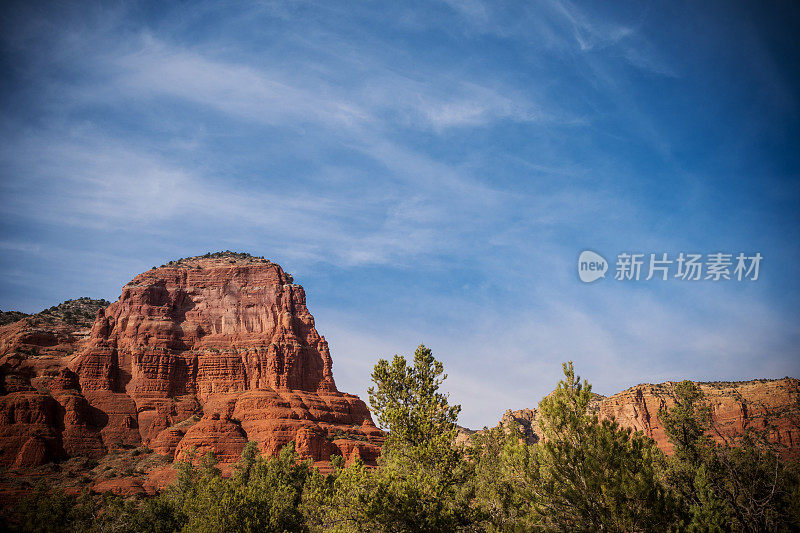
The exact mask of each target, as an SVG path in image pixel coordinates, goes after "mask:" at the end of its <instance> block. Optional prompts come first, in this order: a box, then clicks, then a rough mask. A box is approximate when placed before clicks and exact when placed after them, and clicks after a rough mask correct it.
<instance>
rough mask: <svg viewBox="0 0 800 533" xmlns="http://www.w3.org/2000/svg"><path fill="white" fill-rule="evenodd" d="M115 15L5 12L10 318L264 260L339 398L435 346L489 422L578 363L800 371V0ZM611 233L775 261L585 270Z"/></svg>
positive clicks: (3, 265) (715, 371) (477, 416)
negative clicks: (628, 275)
mask: <svg viewBox="0 0 800 533" xmlns="http://www.w3.org/2000/svg"><path fill="white" fill-rule="evenodd" d="M104 4H105V5H103V6H98V5H96V4H94V3H92V4H81V3H79V2H73V3H69V5H62V3H39V2H25V3H19V4H15V5H9V6H8V7H7V8H6V9H4V11H3V14H2V15H0V94H2V100H1V101H0V113H1V114H2V115H1V116H2V120H1V121H0V135H1V136H2V144H0V309H3V310H8V309H19V310H23V311H27V312H36V311H39V310H41V309H43V308H45V307H49V306H50V305H53V304H55V303H58V302H60V301H63V300H65V299H68V298H75V297H79V296H92V297H98V298H99V297H103V298H107V299H110V300H115V299H116V298H117V297H118V295H119V293H120V288H121V287H122V285H124V284H125V283H126V282H127V281H128V280H130V279H131V278H132V277H134V276H135V275H136V274H137V273H139V272H141V271H143V270H146V269H148V268H150V267H151V266H153V265H160V264H162V263H165V262H166V261H168V260H170V259H175V258H178V257H185V256H190V255H197V254H202V253H205V252H207V251H215V250H225V249H231V250H238V251H249V252H251V253H253V254H255V255H264V256H265V257H267V258H270V259H272V260H273V261H276V262H278V263H280V264H281V265H282V266H283V267H284V268H285V269H286V270H287V271H289V272H291V273H293V274H294V276H295V280H296V281H297V282H299V283H300V284H302V285H303V286H304V287H305V288H306V292H307V294H308V304H309V307H310V309H311V312H312V313H313V314H314V316H315V317H316V319H317V327H318V329H319V331H320V333H321V334H323V335H325V336H326V338H327V339H328V340H329V342H330V346H331V350H332V354H333V359H334V375H335V377H336V379H337V383H338V385H339V388H340V389H342V390H345V391H348V392H354V393H357V394H359V395H362V397H363V396H365V390H366V388H367V386H368V385H369V373H370V370H371V367H372V365H374V363H375V361H376V360H377V358H378V357H379V356H380V357H388V356H391V355H392V354H394V353H398V352H399V353H404V354H408V353H411V352H413V350H414V348H415V346H416V345H417V344H419V343H420V342H425V343H426V344H427V345H429V346H430V347H431V348H432V349H433V350H434V353H435V354H436V355H437V356H438V357H439V358H440V359H442V360H443V361H444V363H445V367H446V369H447V371H448V373H449V376H450V377H449V379H448V380H447V382H446V388H447V390H449V391H450V393H451V399H452V400H453V401H454V402H456V403H461V404H462V405H463V412H462V417H461V422H462V423H463V424H465V425H468V426H472V427H480V426H483V425H493V424H494V423H495V422H496V421H497V420H498V419H499V417H500V415H501V414H502V412H503V411H504V410H505V409H507V408H513V409H518V408H522V407H532V406H535V405H536V404H537V403H538V401H539V399H540V398H541V397H542V396H543V395H544V394H546V393H548V392H549V391H550V390H552V388H553V387H554V385H555V383H556V381H557V380H558V377H559V374H560V363H561V362H562V361H565V360H568V359H571V360H574V361H575V364H576V367H577V369H578V371H579V372H580V373H581V374H582V375H583V376H585V377H587V378H589V380H590V381H591V382H592V383H593V384H594V387H595V391H596V392H599V393H602V394H611V393H614V392H617V391H619V390H622V389H624V388H626V387H629V386H632V385H636V384H637V383H643V382H659V381H664V380H669V379H682V378H691V379H698V380H712V379H714V380H736V379H748V378H759V377H772V378H775V377H783V376H785V375H793V376H799V375H800V353H799V351H798V350H799V349H798V346H800V335H799V334H798V327H797V324H800V305H798V302H799V299H798V297H799V296H800V284H798V273H799V272H800V269H798V264H799V262H800V249H799V248H798V228H799V227H800V224H799V223H798V222H800V220H799V218H800V216H799V215H798V211H799V210H800V149H798V139H799V136H798V133H800V101H798V100H799V98H798V95H800V90H798V88H799V87H800V80H799V79H798V67H800V47H798V43H797V39H796V35H797V34H798V31H799V30H800V14H798V9H797V7H793V6H792V5H791V3H790V2H777V3H770V5H769V6H763V5H760V3H758V4H757V3H755V2H752V3H750V4H739V3H733V2H708V3H705V2H704V3H702V5H700V4H697V3H694V2H663V3H651V2H630V3H626V4H623V3H614V5H608V4H609V3H596V2H591V3H584V4H581V3H571V2H558V1H553V0H548V1H541V2H519V3H514V2H482V1H479V0H472V1H470V0H467V1H463V2H455V1H452V2H450V1H444V2H409V3H402V5H393V4H394V3H389V2H354V3H332V2H319V3H316V2H304V1H293V2H274V3H273V2H220V1H214V2H205V3H203V2H195V3H175V4H169V5H164V4H166V3H162V2H154V3H128V2H126V3H122V2H120V3H116V4H115V3H104ZM585 249H591V250H595V251H597V252H599V253H601V254H603V255H604V256H605V257H606V258H608V259H610V260H611V261H612V263H613V261H614V259H615V256H616V254H617V253H619V252H623V251H636V252H644V253H650V252H653V253H664V252H666V253H669V254H671V255H674V254H677V253H678V252H681V251H686V252H690V251H691V252H699V253H703V254H709V253H713V252H718V251H724V252H730V253H738V252H745V253H748V254H752V253H754V252H760V253H761V254H762V255H763V256H764V260H763V263H762V265H761V273H760V278H759V280H758V281H755V282H748V281H743V282H735V281H730V282H720V283H713V282H710V281H708V282H706V281H700V282H683V281H681V280H675V279H672V280H669V281H664V282H659V281H654V280H651V281H649V282H646V281H639V282H632V281H631V282H622V281H615V280H613V278H612V276H608V277H607V278H606V279H603V280H599V281H597V282H595V283H592V284H583V283H581V282H580V281H579V279H578V276H577V271H576V261H577V257H578V254H579V253H580V252H581V251H582V250H585ZM612 270H613V264H612Z"/></svg>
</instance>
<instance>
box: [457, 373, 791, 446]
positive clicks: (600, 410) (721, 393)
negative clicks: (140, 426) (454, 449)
mask: <svg viewBox="0 0 800 533" xmlns="http://www.w3.org/2000/svg"><path fill="white" fill-rule="evenodd" d="M675 385H676V383H675V382H666V383H661V384H657V385H652V384H643V385H637V386H635V387H631V388H629V389H626V390H624V391H622V392H619V393H617V394H614V395H612V396H608V397H604V396H600V395H595V397H594V399H593V400H592V402H591V404H590V407H589V408H590V411H591V412H594V413H597V414H598V416H599V417H600V418H601V419H612V418H613V419H614V420H616V421H617V422H618V423H619V424H620V425H621V426H622V427H624V428H631V429H632V430H634V431H642V432H643V433H644V434H645V435H647V436H649V437H651V438H652V439H653V440H655V442H656V444H657V445H658V447H659V448H661V450H663V451H664V452H666V453H668V454H671V453H672V444H671V443H670V442H669V439H668V438H667V436H666V434H665V433H664V427H663V424H662V423H661V420H660V419H659V417H658V412H659V410H660V409H662V408H669V407H671V406H672V405H674V404H675V399H674V390H675ZM698 385H699V386H700V388H701V390H702V391H703V393H704V395H705V397H706V400H707V401H708V403H709V405H710V406H711V412H712V424H711V426H712V427H711V429H710V430H709V432H708V433H709V435H711V436H712V437H713V438H714V439H715V440H717V441H719V442H724V441H729V442H733V441H734V440H735V439H736V437H738V436H740V435H742V434H743V433H744V432H745V431H747V430H748V429H752V430H758V431H765V432H766V435H767V437H768V439H769V440H770V441H771V442H775V443H778V444H779V445H781V447H782V448H783V449H784V452H785V454H786V455H787V456H790V457H797V456H800V381H798V380H797V379H793V378H784V379H777V380H756V381H742V382H717V383H698ZM539 418H540V415H539V412H538V410H536V409H521V410H519V411H511V410H508V411H506V413H505V414H504V415H503V418H502V419H501V420H500V422H499V423H498V426H497V427H502V428H503V429H505V430H506V431H519V432H520V436H521V437H522V438H524V439H525V440H526V441H527V442H528V443H535V442H538V441H539V440H540V439H541V438H542V432H541V429H540V427H539ZM460 440H461V441H462V442H466V441H468V440H469V433H468V432H462V433H461V435H460Z"/></svg>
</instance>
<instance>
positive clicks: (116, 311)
mask: <svg viewBox="0 0 800 533" xmlns="http://www.w3.org/2000/svg"><path fill="white" fill-rule="evenodd" d="M25 320H29V319H24V320H22V321H20V322H17V323H13V324H9V325H7V326H3V327H2V328H0V350H3V351H0V354H3V359H0V370H2V372H3V383H4V388H3V390H2V392H3V393H4V394H3V395H1V396H0V463H2V464H14V463H15V462H17V463H25V464H28V463H31V462H33V463H41V462H42V461H46V460H52V459H55V458H59V457H65V456H69V455H88V456H90V457H91V456H94V457H97V456H100V455H103V454H104V453H107V452H108V451H111V450H114V449H116V448H119V447H127V446H140V445H145V446H148V447H151V448H152V449H154V450H156V451H158V452H160V453H163V454H168V455H170V456H171V457H175V458H178V459H180V458H183V457H185V456H186V454H187V453H188V452H189V450H190V449H191V448H192V447H195V448H196V449H197V451H198V454H199V455H200V454H203V453H205V452H208V451H211V452H214V453H215V454H216V455H217V457H218V459H220V460H221V461H224V462H232V461H236V460H238V458H239V455H240V454H241V451H242V449H243V447H244V445H245V444H246V443H247V441H249V440H253V441H256V442H257V443H258V445H259V448H260V449H261V452H262V453H264V454H269V455H272V454H275V453H277V452H278V450H279V449H280V448H281V447H283V446H284V445H286V444H287V443H289V442H291V441H296V443H297V446H298V451H300V453H301V454H302V455H304V456H305V457H308V458H310V459H313V460H314V461H315V462H318V463H320V465H321V466H324V465H325V464H326V462H327V461H328V460H329V458H330V456H331V455H332V454H335V453H336V454H341V455H343V456H344V457H345V458H346V459H351V460H352V459H353V458H355V457H361V458H362V459H363V460H365V462H367V463H374V461H375V458H376V457H377V455H378V454H379V450H380V448H379V446H380V444H381V443H382V440H383V434H382V432H381V431H380V430H378V429H377V428H376V427H375V425H374V424H373V422H372V419H371V417H370V413H369V411H368V409H367V407H366V405H365V404H364V403H363V402H362V401H361V400H359V399H358V397H356V396H354V395H350V394H345V393H341V392H339V391H338V390H337V388H336V384H335V382H334V379H333V373H332V360H331V356H330V352H329V350H328V345H327V342H326V341H325V339H324V338H323V337H321V336H320V335H319V334H318V333H317V330H316V328H315V326H314V318H313V317H312V316H311V313H310V312H309V311H308V309H307V307H306V299H305V293H304V291H303V288H302V287H301V286H299V285H296V284H294V283H293V281H292V278H291V276H289V275H288V274H286V273H284V272H283V270H282V269H281V267H280V266H278V265H276V264H274V263H271V262H269V261H266V260H264V259H258V258H251V257H243V256H241V255H233V254H231V255H225V254H215V256H211V257H196V258H190V259H184V260H180V261H179V262H172V263H170V264H168V265H165V266H163V267H161V268H154V269H151V270H149V271H147V272H145V273H143V274H140V275H139V276H137V277H136V278H134V279H133V280H132V281H131V282H130V283H128V284H127V285H125V287H123V290H122V295H121V296H120V298H119V300H118V301H117V302H115V303H112V304H111V305H109V306H108V307H106V308H104V309H100V310H98V311H97V316H96V319H95V320H94V323H93V325H92V327H91V331H90V332H89V334H88V336H86V335H85V334H84V335H82V336H81V335H78V336H75V335H72V336H71V337H70V336H69V334H68V332H67V333H64V334H63V335H62V337H63V339H62V338H60V337H59V336H58V334H55V337H54V340H53V339H52V338H51V337H53V335H49V334H48V333H47V332H43V333H37V336H35V338H36V342H37V343H38V344H35V345H34V344H32V343H31V342H30V341H25V342H22V341H20V340H19V339H20V338H21V337H24V336H25V335H28V337H31V332H30V331H27V330H26V327H27V326H26V325H25V324H22V322H24V321H25ZM27 329H30V328H27ZM51 333H53V332H51ZM56 333H57V332H56ZM28 337H26V339H27V338H28ZM45 338H46V339H50V340H48V341H46V342H45V341H43V340H41V339H45ZM15 339H16V340H15ZM62 341H64V342H66V341H68V343H67V344H68V346H67V347H66V348H65V349H64V350H62V351H60V352H53V350H52V349H50V348H48V350H50V351H49V352H48V354H49V355H47V356H44V357H43V356H42V355H41V350H40V349H39V348H37V346H42V345H44V344H47V345H48V346H58V345H59V343H62ZM48 343H49V344H48ZM342 435H345V438H342ZM43 450H44V451H43Z"/></svg>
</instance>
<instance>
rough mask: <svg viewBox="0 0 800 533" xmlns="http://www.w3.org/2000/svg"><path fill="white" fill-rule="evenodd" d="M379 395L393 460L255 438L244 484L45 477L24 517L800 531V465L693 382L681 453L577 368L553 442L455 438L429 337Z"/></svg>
mask: <svg viewBox="0 0 800 533" xmlns="http://www.w3.org/2000/svg"><path fill="white" fill-rule="evenodd" d="M372 379H373V382H374V387H372V388H371V389H370V390H369V397H370V403H371V406H372V409H373V411H374V413H375V414H376V416H377V419H378V421H379V423H380V424H381V426H383V427H385V428H387V429H388V430H389V433H388V437H387V440H386V443H385V446H384V448H383V453H382V456H381V458H380V463H379V467H378V468H371V467H367V466H365V465H364V464H363V463H361V462H359V461H356V462H355V463H354V464H352V465H349V466H345V465H344V461H343V460H342V458H341V457H334V458H333V461H332V463H333V472H331V473H330V474H326V475H323V474H320V473H319V472H318V471H317V470H316V469H314V468H312V467H311V465H310V464H309V463H307V462H301V461H299V459H298V457H297V455H296V453H295V451H294V447H293V445H289V446H286V447H285V448H284V449H283V450H282V451H281V453H280V455H279V456H278V457H276V458H264V457H261V456H260V455H259V454H258V451H257V448H256V446H255V443H250V444H248V445H247V446H246V447H245V450H244V452H243V453H242V458H241V460H240V462H239V464H238V465H237V466H236V469H235V471H234V473H233V475H231V476H230V477H229V478H223V477H222V476H221V475H220V472H219V469H218V468H217V467H216V465H215V461H214V459H213V457H211V456H207V457H205V458H203V460H202V461H201V462H200V464H196V463H198V461H193V460H192V459H193V458H192V457H190V459H189V460H188V461H186V462H184V463H181V464H180V465H179V472H178V479H177V481H176V482H175V483H174V484H173V485H172V486H171V487H170V488H169V489H168V490H166V491H165V492H164V493H162V494H161V495H159V496H158V497H155V498H149V499H141V500H135V499H133V500H128V501H125V500H123V499H121V498H119V497H114V496H109V495H105V496H97V495H94V496H92V495H89V494H84V495H82V496H80V497H78V498H71V497H68V496H64V495H61V494H53V493H49V492H48V491H47V490H46V489H45V488H44V487H39V488H37V490H36V492H35V494H33V495H32V496H31V497H30V498H28V499H27V500H26V501H25V502H23V504H22V505H20V506H19V507H18V509H17V510H16V512H12V513H10V515H9V516H7V517H5V518H6V524H10V525H11V526H12V527H13V528H14V529H16V530H19V531H115V532H138V531H156V532H161V531H163V532H171V531H201V532H204V531H209V532H211V531H215V532H216V531H268V532H269V531H276V532H280V531H308V532H317V531H333V532H351V531H365V532H366V531H369V532H373V531H375V532H404V531H409V532H416V531H437V532H438V531H490V532H506V531H508V532H512V531H513V532H516V531H796V530H797V529H798V528H799V527H800V508H799V507H800V473H799V472H798V465H797V463H796V462H791V461H783V460H781V458H780V454H779V452H780V450H778V449H776V448H775V445H771V444H769V443H768V442H766V441H765V440H764V439H763V438H761V437H760V436H759V434H745V435H744V436H742V437H741V438H740V439H738V440H737V442H731V443H727V444H718V443H716V442H715V441H713V440H712V439H710V438H709V437H707V436H706V434H707V429H708V428H709V423H710V413H709V408H708V405H707V403H706V402H705V400H704V398H703V395H702V392H701V390H700V389H699V388H698V387H697V386H696V385H695V384H693V383H692V382H688V381H685V382H682V383H681V384H679V385H678V386H677V387H676V391H675V392H676V396H677V403H676V405H675V406H674V407H673V408H671V409H669V410H667V411H663V412H661V413H660V417H661V419H662V420H663V422H664V425H665V430H666V431H667V433H668V435H669V437H670V439H671V441H672V443H673V445H674V448H675V454H674V455H673V456H672V457H666V456H665V455H664V454H663V453H662V452H661V451H660V450H659V449H658V448H657V447H656V446H655V444H654V443H653V441H652V440H650V439H649V438H647V437H645V436H644V435H643V434H641V433H632V432H631V431H630V430H627V429H622V428H620V427H619V425H618V424H617V423H616V422H614V421H608V420H604V421H600V420H598V418H597V416H596V415H594V414H592V413H591V410H590V409H589V403H590V400H591V385H590V384H589V383H588V382H587V381H586V380H583V381H581V379H580V378H579V377H577V376H576V375H575V371H574V369H573V366H572V363H567V364H565V365H564V379H562V380H561V381H560V382H559V383H558V386H557V388H556V390H555V391H554V392H553V394H551V395H549V396H548V397H547V398H545V399H544V400H542V402H541V403H540V406H539V407H540V414H541V420H540V425H541V428H542V431H543V434H544V435H543V436H544V439H543V440H542V442H540V443H537V444H533V445H528V444H526V443H525V442H524V441H523V440H522V439H520V437H519V435H518V434H516V433H515V432H513V431H511V432H507V431H505V430H504V429H502V428H496V429H493V430H487V431H484V432H482V433H479V434H475V435H474V436H473V439H472V442H471V444H470V445H469V446H468V447H467V446H459V445H456V444H455V435H456V425H455V424H456V421H457V417H458V414H459V411H460V407H459V406H451V405H449V403H448V397H447V395H446V394H444V393H442V392H441V391H440V387H441V385H442V383H443V382H444V380H445V379H446V375H445V374H444V369H443V367H442V364H441V363H440V362H439V361H437V360H436V359H435V358H434V356H433V354H432V353H431V351H430V350H429V349H428V348H426V347H424V346H420V347H419V348H418V349H417V351H416V353H415V354H414V359H413V361H407V360H406V359H405V358H403V357H400V356H395V357H394V359H393V360H392V361H391V362H390V361H386V360H380V361H379V362H378V364H377V365H376V366H375V369H374V372H373V374H372Z"/></svg>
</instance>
